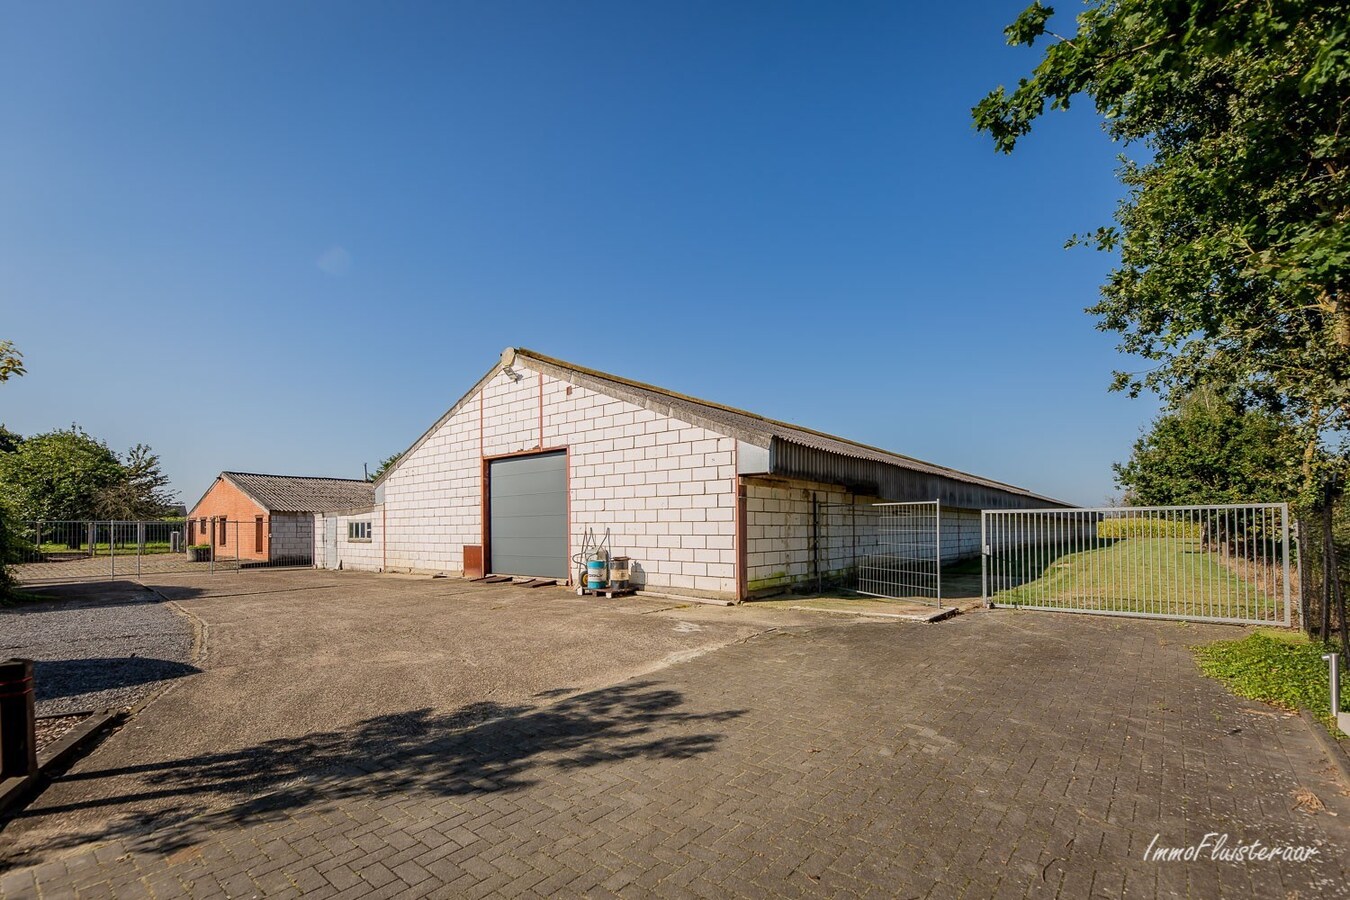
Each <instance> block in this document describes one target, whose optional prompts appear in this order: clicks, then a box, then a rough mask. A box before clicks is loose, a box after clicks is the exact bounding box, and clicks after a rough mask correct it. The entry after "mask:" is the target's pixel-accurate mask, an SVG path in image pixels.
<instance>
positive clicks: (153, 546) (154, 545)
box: [29, 540, 172, 556]
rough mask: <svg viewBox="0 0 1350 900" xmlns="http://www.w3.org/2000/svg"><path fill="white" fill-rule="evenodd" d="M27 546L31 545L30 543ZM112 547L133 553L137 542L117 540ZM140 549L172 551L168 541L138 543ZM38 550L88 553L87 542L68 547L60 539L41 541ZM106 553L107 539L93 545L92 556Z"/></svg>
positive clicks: (143, 551)
mask: <svg viewBox="0 0 1350 900" xmlns="http://www.w3.org/2000/svg"><path fill="white" fill-rule="evenodd" d="M29 546H32V545H31V544H30V545H29ZM113 548H114V549H115V550H116V552H117V553H135V552H136V549H137V544H136V542H135V541H134V540H132V541H117V542H116V543H115V544H113ZM140 551H141V552H142V553H170V552H172V551H171V550H170V548H169V542H168V541H146V542H145V543H144V544H141V545H140ZM38 552H40V553H42V555H44V556H48V555H62V554H74V553H84V554H86V555H88V554H89V544H88V543H85V544H82V545H80V546H78V547H69V546H67V545H66V544H65V543H63V542H61V541H43V542H42V544H41V545H40V546H39V547H38ZM108 553H109V547H108V542H107V541H103V542H102V543H98V544H95V545H94V552H93V555H94V556H107V555H108Z"/></svg>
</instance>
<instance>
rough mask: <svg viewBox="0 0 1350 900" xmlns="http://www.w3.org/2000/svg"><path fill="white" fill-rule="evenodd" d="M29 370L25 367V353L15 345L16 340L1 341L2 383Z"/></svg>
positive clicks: (0, 380)
mask: <svg viewBox="0 0 1350 900" xmlns="http://www.w3.org/2000/svg"><path fill="white" fill-rule="evenodd" d="M27 371H28V370H27V369H25V368H24V367H23V354H22V353H20V352H19V351H18V349H17V348H16V347H15V346H14V342H13V341H0V384H4V383H5V382H6V381H9V380H10V379H11V378H15V377H17V376H19V375H24V374H26V373H27Z"/></svg>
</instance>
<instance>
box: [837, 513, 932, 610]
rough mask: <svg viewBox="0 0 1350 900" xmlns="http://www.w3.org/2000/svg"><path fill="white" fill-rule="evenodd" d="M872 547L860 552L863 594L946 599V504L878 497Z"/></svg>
mask: <svg viewBox="0 0 1350 900" xmlns="http://www.w3.org/2000/svg"><path fill="white" fill-rule="evenodd" d="M873 508H874V509H876V511H877V519H876V530H875V535H874V539H873V542H872V543H871V546H869V547H868V548H867V549H868V551H870V552H867V553H865V554H862V555H860V556H859V558H858V588H857V591H858V593H860V594H866V595H868V596H871V597H886V598H888V599H896V600H899V599H904V600H918V601H921V602H925V603H933V604H935V605H937V606H941V605H942V505H941V503H940V502H939V501H937V500H932V501H920V502H916V503H876V504H873Z"/></svg>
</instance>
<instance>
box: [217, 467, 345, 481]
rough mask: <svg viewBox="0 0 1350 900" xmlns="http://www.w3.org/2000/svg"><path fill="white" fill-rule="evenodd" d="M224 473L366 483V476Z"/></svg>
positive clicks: (228, 471)
mask: <svg viewBox="0 0 1350 900" xmlns="http://www.w3.org/2000/svg"><path fill="white" fill-rule="evenodd" d="M220 474H222V475H252V476H253V477H255V478H296V479H304V480H306V481H351V482H354V483H357V484H365V483H367V482H366V479H364V478H340V477H338V476H336V475H277V474H275V473H273V472H238V471H235V470H233V469H223V470H222V471H221V473H220Z"/></svg>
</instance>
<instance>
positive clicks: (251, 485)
mask: <svg viewBox="0 0 1350 900" xmlns="http://www.w3.org/2000/svg"><path fill="white" fill-rule="evenodd" d="M220 476H221V477H222V478H226V479H228V480H229V481H230V482H232V483H233V484H234V485H235V487H237V488H239V489H240V490H241V491H243V492H244V493H245V494H248V495H249V496H250V497H252V498H253V499H254V500H256V501H258V503H259V504H260V505H262V506H263V508H265V509H267V510H270V511H272V512H334V511H336V510H342V509H352V508H354V507H359V506H370V505H371V504H373V503H374V502H375V485H373V484H371V483H370V482H369V481H363V480H361V479H359V478H314V477H310V476H307V475H260V474H258V473H256V472H221V473H220Z"/></svg>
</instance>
